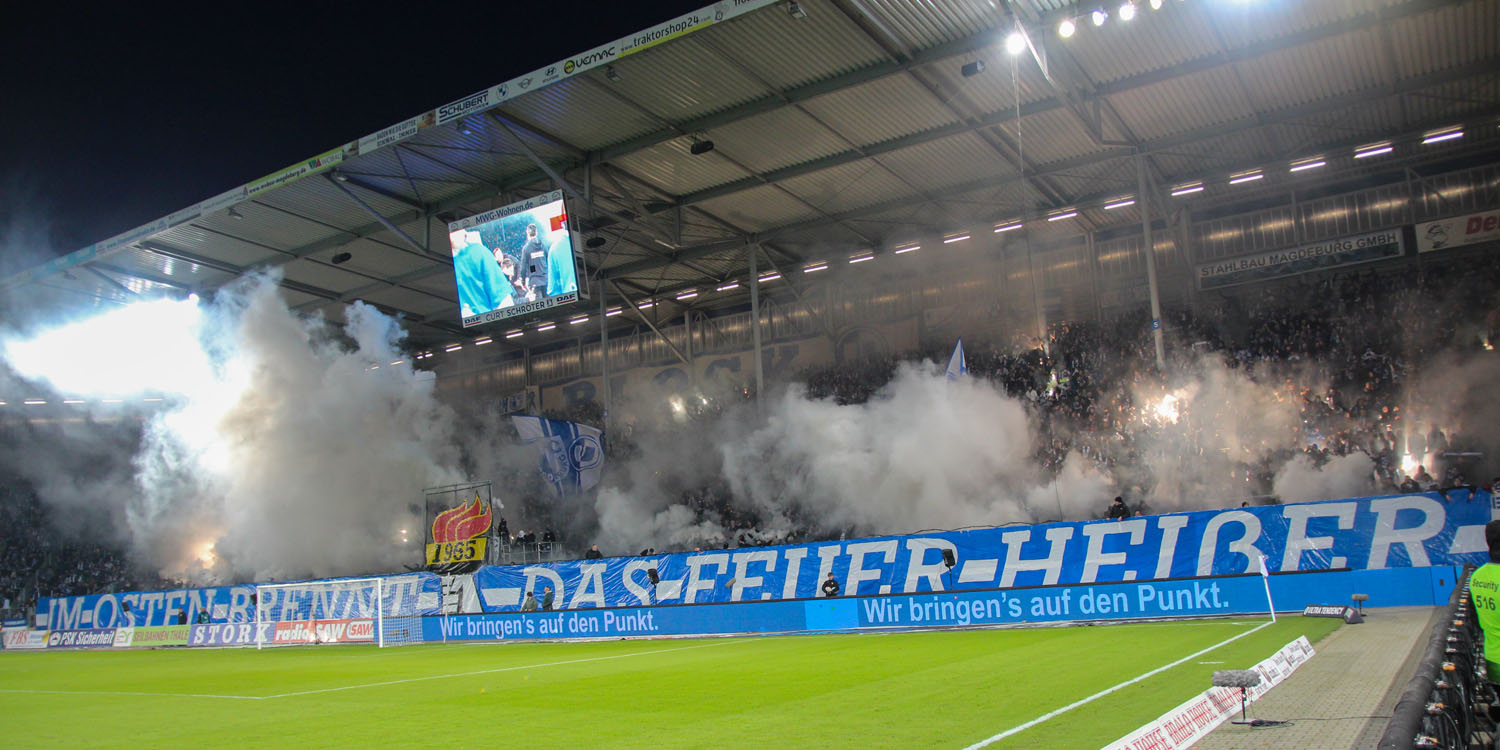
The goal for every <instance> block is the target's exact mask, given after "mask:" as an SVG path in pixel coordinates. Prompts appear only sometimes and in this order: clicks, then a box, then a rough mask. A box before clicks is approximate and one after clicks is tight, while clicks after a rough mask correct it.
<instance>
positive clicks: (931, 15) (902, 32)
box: [865, 0, 1007, 50]
mask: <svg viewBox="0 0 1500 750" xmlns="http://www.w3.org/2000/svg"><path fill="white" fill-rule="evenodd" d="M865 5H866V6H867V7H869V8H870V9H871V12H872V13H873V14H874V15H875V16H876V17H878V18H879V19H880V20H881V22H882V23H883V25H884V26H886V27H887V28H889V29H890V30H891V32H892V33H894V34H895V35H896V36H897V37H899V38H900V40H901V42H902V43H903V44H905V45H906V47H907V49H909V50H921V49H927V48H928V47H935V46H937V45H939V44H942V43H943V42H948V41H952V40H954V39H961V38H963V37H967V36H971V35H973V34H976V33H978V32H980V31H984V30H985V29H991V28H995V27H996V26H998V25H999V24H1001V23H1002V22H1004V21H1006V20H1007V19H1006V14H1005V13H1004V12H1003V11H1001V10H1000V9H999V6H998V5H997V4H995V3H993V2H978V3H976V2H969V1H968V0H866V2H865Z"/></svg>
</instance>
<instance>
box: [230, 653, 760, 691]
mask: <svg viewBox="0 0 1500 750" xmlns="http://www.w3.org/2000/svg"><path fill="white" fill-rule="evenodd" d="M735 642H737V640H725V641H719V642H716V643H705V644H702V645H698V646H681V647H679V648H661V649H656V650H655V651H637V652H635V653H632V654H615V655H613V656H592V657H589V658H587V659H568V660H566V661H554V662H547V663H545V664H522V665H518V666H514V667H496V668H494V669H478V670H475V671H473V672H454V673H452V674H435V675H429V676H427V677H408V678H406V679H404V680H386V681H384V682H369V683H365V684H362V685H344V686H341V687H331V688H318V689H316V690H298V691H297V692H294V693H278V694H276V695H263V696H259V697H260V698H261V699H262V700H270V699H271V698H291V697H293V696H297V695H314V694H317V693H337V692H339V691H343V690H361V689H363V688H372V687H385V686H387V685H402V684H405V683H408V682H424V681H427V680H445V679H447V678H449V677H472V676H474V675H480V674H495V673H497V672H514V671H516V670H519V669H541V668H542V667H560V666H563V665H566V664H585V663H588V662H593V661H609V660H611V659H628V658H630V657H633V656H650V655H652V654H665V653H670V652H672V651H691V650H693V649H697V648H711V647H713V646H723V645H725V644H728V643H735ZM740 642H742V641H740Z"/></svg>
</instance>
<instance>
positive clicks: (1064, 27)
mask: <svg viewBox="0 0 1500 750" xmlns="http://www.w3.org/2000/svg"><path fill="white" fill-rule="evenodd" d="M1077 30H1078V26H1077V25H1075V24H1074V23H1073V19H1071V18H1064V19H1063V20H1062V23H1059V24H1058V25H1057V35H1058V36H1060V37H1062V38H1064V39H1071V38H1072V37H1073V32H1075V31H1077Z"/></svg>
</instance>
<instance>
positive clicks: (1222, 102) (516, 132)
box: [6, 0, 1500, 347]
mask: <svg viewBox="0 0 1500 750" xmlns="http://www.w3.org/2000/svg"><path fill="white" fill-rule="evenodd" d="M1154 5H1160V6H1162V7H1160V8H1159V9H1153V6H1154ZM1096 7H1097V6H1096V5H1094V4H1092V3H1091V4H1087V5H1079V4H1077V3H1074V2H1071V1H1069V0H1012V1H1011V2H999V1H995V2H990V1H988V0H797V2H793V3H789V2H771V1H770V0H725V1H724V2H720V3H718V4H716V5H713V6H709V7H706V8H703V9H701V10H699V11H697V12H695V13H692V14H688V15H686V16H682V17H679V18H677V19H673V20H671V21H667V22H665V23H662V24H658V25H656V26H653V27H651V28H649V29H646V30H643V31H642V32H640V33H638V34H634V35H631V36H630V37H627V38H625V39H621V40H618V41H616V42H614V43H612V44H608V45H604V46H601V47H598V48H595V49H593V50H588V51H586V52H584V53H581V54H579V55H575V56H573V57H570V58H567V59H565V60H559V61H556V62H554V63H552V64H548V65H544V66H542V67H540V68H538V69H537V70H536V71H534V72H533V73H530V74H527V75H524V76H520V77H518V78H515V79H512V80H510V81H505V82H502V83H499V84H498V85H496V86H493V87H491V88H489V89H486V90H484V91H481V92H476V93H475V94H474V95H473V96H470V97H466V98H464V99H461V100H459V101H457V102H453V103H450V104H447V105H444V106H441V107H438V108H436V109H434V110H432V111H429V112H425V113H420V114H417V115H416V116H414V117H412V118H411V119H409V120H407V121H404V122H402V123H398V124H396V125H393V126H392V127H391V128H388V129H386V130H383V131H381V132H379V133H374V134H370V135H368V136H365V137H363V138H359V139H357V140H352V141H350V142H349V143H346V144H344V145H343V146H341V147H338V148H334V149H332V150H330V151H328V152H326V153H324V154H319V155H317V156H315V157H312V158H310V159H308V160H306V161H303V162H299V163H297V164H295V165H293V166H291V167H289V168H287V169H286V170H282V171H280V172H277V173H275V174H272V175H268V176H266V177H265V178H263V179H261V180H257V181H254V182H251V183H249V184H247V185H243V186H240V187H237V188H234V189H233V190H230V191H227V192H226V193H224V194H222V195H219V196H215V197H213V198H210V199H207V200H205V201H203V202H202V203H200V204H198V205H196V206H191V207H188V208H185V209H184V210H182V211H179V212H176V213H174V214H172V215H170V216H167V217H163V218H162V219H160V220H158V221H156V222H153V223H152V224H150V225H147V226H145V227H140V228H138V229H135V230H132V231H130V232H126V233H124V234H122V235H120V236H117V237H114V238H111V239H108V240H105V241H102V242H100V243H97V244H95V245H93V246H90V247H88V248H84V249H82V250H79V251H76V252H74V253H72V254H70V255H68V256H64V257H62V258H59V259H57V260H55V261H53V262H50V263H47V264H45V265H43V266H40V267H37V268H34V269H31V270H30V271H27V272H25V273H22V274H20V275H18V276H15V277H13V278H11V279H8V280H6V285H8V286H13V285H38V286H40V287H41V288H44V289H46V290H48V291H49V293H50V291H51V290H67V291H70V292H74V293H77V294H75V295H68V296H74V297H78V298H80V299H83V300H88V301H94V302H96V303H97V301H98V300H109V301H125V300H129V299H131V298H134V297H135V296H136V295H140V294H148V295H149V294H157V293H162V292H166V293H177V294H182V293H186V292H188V291H207V290H212V289H214V288H217V287H219V286H221V285H224V284H226V283H228V282H229V281H231V280H233V279H234V278H236V277H238V276H240V275H242V274H244V273H246V272H249V271H253V270H256V269H265V268H271V267H275V268H279V269H280V270H281V272H282V273H283V280H282V282H281V283H282V286H283V287H284V291H285V294H286V296H287V298H288V300H289V301H290V303H291V304H292V305H293V307H295V308H296V309H298V310H300V311H304V312H309V313H311V312H314V311H320V312H322V313H323V314H325V315H326V316H328V317H329V318H331V319H334V320H338V319H341V318H342V314H343V308H344V305H345V304H347V303H349V302H352V301H354V300H364V301H366V302H368V303H372V304H375V305H377V306H378V307H380V308H382V309H384V310H387V311H388V312H392V313H396V314H399V315H401V316H402V317H404V318H405V319H406V320H407V321H408V322H409V323H410V325H409V326H408V328H409V329H410V331H411V334H412V338H413V344H414V346H417V347H424V346H432V345H439V344H443V343H447V342H451V341H457V340H462V339H466V338H469V337H471V336H478V335H484V334H493V333H496V332H498V331H503V330H506V329H511V328H516V327H517V323H516V322H510V323H509V324H507V323H506V322H501V323H496V324H493V325H491V326H487V327H485V328H481V329H472V330H470V331H465V330H464V329H462V328H461V327H460V325H459V320H458V311H457V294H456V292H455V289H454V280H453V276H452V266H451V260H450V253H449V252H448V250H447V240H446V222H447V221H449V220H452V219H455V218H462V217H465V216H468V215H471V214H475V213H478V212H481V211H484V210H487V209H490V208H493V207H496V206H500V205H504V204H506V203H509V202H511V201H514V200H518V199H520V198H524V197H528V196H531V195H535V194H538V193H541V192H544V191H548V190H552V189H556V188H557V187H559V186H560V185H561V186H562V187H563V188H564V189H565V190H567V191H569V192H570V193H571V194H572V195H573V199H574V203H573V209H572V210H573V212H574V213H575V214H582V221H581V222H579V224H581V226H576V227H575V228H577V229H581V230H583V232H584V234H585V236H586V237H589V238H591V239H592V238H596V237H597V238H599V240H593V241H591V242H590V244H591V245H594V247H591V248H589V249H588V250H587V260H588V267H589V272H590V273H591V274H592V275H594V277H595V278H596V279H602V280H604V281H605V282H607V291H606V294H607V304H609V305H611V306H614V305H620V304H622V302H623V300H624V299H625V298H626V297H629V298H630V299H633V300H640V299H644V298H655V299H657V300H660V301H661V302H662V303H663V304H661V305H658V308H657V309H658V310H661V309H662V308H664V307H667V306H668V305H682V304H692V305H697V306H700V307H706V308H710V309H711V308H714V307H717V306H724V305H734V304H742V303H743V301H744V294H745V288H744V287H745V285H743V284H741V285H740V287H739V288H738V289H734V290H730V291H726V292H722V293H720V292H716V289H717V288H718V286H720V285H726V284H727V282H728V281H731V280H743V279H744V278H746V275H747V273H748V267H749V256H748V253H747V250H746V248H749V247H754V248H757V250H756V252H759V253H761V255H760V256H759V258H760V261H759V263H760V268H762V269H767V268H776V269H794V268H796V267H798V266H799V265H800V264H802V263H805V262H810V261H816V260H842V259H843V258H845V257H847V256H848V255H851V254H857V253H861V252H867V251H871V250H873V251H875V252H876V253H883V252H887V251H890V250H892V249H893V248H896V247H898V246H900V245H902V244H903V243H910V242H916V241H922V240H924V239H927V240H929V241H935V240H936V239H938V238H941V237H943V236H953V235H955V234H959V233H968V232H983V233H984V234H985V235H986V236H989V235H990V234H991V229H992V228H993V227H995V226H1004V225H1008V223H1010V222H1013V221H1018V220H1019V221H1027V220H1030V219H1041V218H1044V217H1046V216H1048V215H1053V214H1056V213H1057V212H1059V211H1061V210H1062V209H1075V208H1076V209H1077V210H1078V211H1079V215H1078V216H1077V217H1076V218H1074V219H1072V220H1070V221H1067V222H1045V221H1037V222H1036V224H1034V225H1033V224H1030V223H1028V224H1027V227H1026V232H1027V233H1028V234H1030V235H1031V237H1032V239H1033V240H1036V239H1040V240H1042V241H1043V242H1045V241H1046V239H1047V237H1048V236H1049V233H1051V234H1058V233H1070V234H1074V235H1076V233H1077V232H1079V231H1083V230H1099V229H1107V228H1109V227H1114V226H1120V227H1126V226H1131V225H1133V226H1135V227H1139V226H1140V216H1139V214H1137V213H1135V210H1136V209H1135V207H1129V206H1127V207H1125V208H1123V209H1121V210H1108V211H1106V210H1105V208H1104V206H1105V205H1107V204H1109V205H1114V203H1118V202H1119V199H1122V198H1129V197H1134V195H1135V193H1136V192H1137V184H1138V183H1137V171H1136V170H1137V159H1136V158H1135V156H1136V155H1137V154H1142V155H1144V159H1145V160H1146V163H1147V170H1148V173H1149V175H1150V181H1151V184H1152V185H1153V187H1152V188H1151V189H1150V190H1151V192H1152V193H1153V194H1154V195H1155V196H1156V197H1155V198H1154V200H1158V201H1160V200H1162V199H1163V196H1165V195H1166V194H1167V193H1169V192H1170V191H1171V189H1172V188H1174V187H1177V186H1182V185H1187V184H1191V183H1195V182H1198V181H1202V182H1203V183H1204V184H1205V186H1206V189H1205V190H1204V191H1203V192H1201V193H1198V194H1196V195H1194V196H1193V198H1192V200H1193V201H1195V204H1194V205H1195V210H1196V207H1198V206H1202V207H1205V208H1207V207H1211V206H1213V205H1215V204H1216V203H1218V204H1221V205H1222V204H1226V203H1228V202H1230V201H1240V202H1243V201H1245V200H1250V199H1252V198H1253V197H1254V196H1255V195H1257V194H1261V195H1270V194H1280V195H1285V194H1286V193H1287V192H1289V191H1290V190H1291V189H1292V187H1293V186H1294V185H1302V184H1310V183H1307V182H1297V181H1299V180H1313V181H1315V180H1317V179H1321V178H1320V177H1319V176H1317V175H1308V176H1304V175H1301V174H1297V173H1292V172H1289V169H1290V167H1291V166H1293V165H1294V163H1295V162H1298V160H1302V159H1309V158H1313V157H1317V158H1318V159H1319V160H1322V161H1326V162H1327V164H1328V166H1329V167H1330V169H1329V173H1332V172H1335V171H1336V172H1337V173H1338V174H1340V175H1342V176H1344V177H1348V176H1349V175H1350V174H1351V173H1352V174H1358V173H1359V171H1360V170H1362V169H1363V170H1373V169H1376V168H1378V166H1375V165H1372V166H1366V163H1367V162H1375V161H1378V160H1373V159H1372V160H1362V161H1357V160H1355V159H1354V153H1355V150H1356V148H1358V147H1360V146H1363V145H1368V144H1372V143H1383V142H1385V141H1387V140H1389V141H1391V142H1392V145H1393V148H1394V149H1395V152H1394V157H1393V158H1398V159H1401V160H1402V161H1401V163H1402V164H1403V165H1417V164H1420V163H1421V161H1422V160H1423V159H1436V158H1438V156H1437V154H1438V151H1437V150H1436V149H1434V148H1428V147H1426V146H1424V145H1423V144H1422V141H1423V140H1424V138H1423V136H1424V134H1428V133H1431V132H1433V131H1436V130H1439V129H1442V128H1445V127H1450V126H1466V128H1467V130H1466V136H1465V137H1464V138H1463V139H1461V140H1459V141H1458V142H1456V143H1448V144H1445V145H1444V146H1443V148H1445V149H1448V150H1447V151H1444V152H1443V153H1444V154H1446V157H1445V158H1448V159H1450V160H1451V159H1452V158H1454V155H1455V154H1459V155H1462V154H1465V153H1478V152H1479V151H1480V150H1487V151H1493V150H1494V149H1495V138H1496V136H1500V133H1496V126H1497V124H1500V39H1497V37H1500V0H1319V2H1290V1H1288V0H1262V1H1260V2H1224V1H1222V0H1164V2H1157V1H1156V0H1138V2H1137V3H1136V7H1135V12H1134V15H1135V17H1134V18H1133V19H1130V20H1125V19H1123V18H1122V15H1123V14H1122V12H1121V8H1120V7H1119V6H1118V4H1117V3H1114V2H1111V3H1110V4H1109V5H1108V6H1106V10H1107V16H1108V17H1107V18H1105V19H1104V21H1103V23H1102V25H1097V26H1096V25H1095V24H1094V23H1093V21H1092V19H1091V18H1090V17H1089V16H1090V14H1091V12H1092V11H1093V10H1094V9H1095V8H1096ZM1065 21H1076V28H1075V30H1074V32H1073V33H1072V34H1071V36H1069V37H1066V38H1065V37H1063V35H1062V33H1061V29H1060V25H1062V24H1063V23H1064V22H1065ZM1017 29H1020V30H1022V31H1023V32H1024V33H1023V35H1022V36H1021V37H1020V38H1019V42H1020V44H1019V46H1017V47H1013V49H1015V50H1017V53H1016V54H1011V53H1010V52H1008V51H1007V44H1008V43H1009V44H1012V45H1015V44H1017V42H1016V41H1012V40H1009V39H1008V37H1010V36H1011V35H1012V33H1013V32H1014V31H1016V30H1017ZM979 63H982V64H979ZM699 142H711V144H712V148H711V150H707V151H706V152H703V151H704V148H705V147H704V146H699V147H698V148H696V149H695V148H694V144H695V143H699ZM695 150H697V151H699V152H700V153H696V154H695V153H694V151H695ZM1257 170H1258V171H1259V173H1260V174H1262V175H1263V176H1264V178H1263V179H1259V180H1254V181H1253V182H1245V181H1237V182H1236V183H1235V184H1233V185H1231V184H1230V181H1231V180H1232V179H1235V178H1237V177H1240V176H1248V175H1253V174H1255V173H1256V171H1257ZM168 179H170V178H169V177H168ZM1166 200H1171V199H1170V198H1167V199H1166ZM1157 215H1160V214H1159V213H1158V214H1157ZM1018 234H1019V233H1018ZM600 240H602V241H600ZM997 241H1000V240H997ZM688 290H699V291H701V292H703V293H702V294H700V295H699V296H697V297H694V298H692V299H690V300H677V299H676V296H677V295H678V294H680V293H684V292H686V291H688ZM52 296H58V295H52ZM597 304H598V298H597V297H596V298H595V299H594V301H593V302H592V303H584V305H585V306H587V307H589V308H590V309H589V310H587V312H594V311H595V310H596V309H597V308H596V307H594V305H597ZM671 309H679V308H671ZM563 312H564V314H565V313H569V312H571V313H573V314H575V315H576V314H578V311H577V310H564V311H563ZM557 314H559V313H557V312H555V311H554V312H553V315H557ZM567 328H568V327H563V328H562V329H559V330H558V331H556V334H558V335H559V336H567V335H569V334H568V332H567ZM571 335H576V332H575V333H573V334H571ZM526 340H528V341H530V342H531V343H533V344H535V343H538V342H545V341H547V340H548V339H547V337H546V336H545V335H541V336H537V337H530V336H528V338H527V339H526Z"/></svg>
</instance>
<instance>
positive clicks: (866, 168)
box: [781, 159, 910, 214]
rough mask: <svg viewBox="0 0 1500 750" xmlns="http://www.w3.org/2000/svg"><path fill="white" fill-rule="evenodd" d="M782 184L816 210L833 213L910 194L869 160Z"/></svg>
mask: <svg viewBox="0 0 1500 750" xmlns="http://www.w3.org/2000/svg"><path fill="white" fill-rule="evenodd" d="M781 185H782V187H785V188H786V189H787V190H790V191H792V192H793V193H796V194H797V195H798V196H799V197H801V198H802V199H803V200H805V201H807V202H808V203H810V204H812V205H813V206H815V207H817V208H818V209H821V210H823V211H826V212H828V213H832V214H838V213H843V212H845V211H850V210H853V209H856V208H862V207H864V206H870V205H874V204H876V203H880V202H881V201H887V200H891V199H893V198H898V197H900V196H902V195H905V194H907V193H909V192H910V188H909V187H907V185H906V183H905V182H902V181H901V179H900V178H898V177H896V176H895V175H893V174H891V173H890V171H888V170H886V169H885V168H884V167H881V166H880V165H879V164H876V163H875V162H873V161H871V160H869V159H862V160H860V161H857V162H852V163H849V164H842V165H840V166H837V167H832V168H829V169H824V170H819V171H817V172H813V173H812V174H807V175H802V176H800V177H794V178H792V179H790V180H786V181H784V182H782V183H781Z"/></svg>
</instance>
